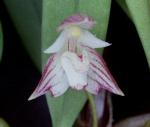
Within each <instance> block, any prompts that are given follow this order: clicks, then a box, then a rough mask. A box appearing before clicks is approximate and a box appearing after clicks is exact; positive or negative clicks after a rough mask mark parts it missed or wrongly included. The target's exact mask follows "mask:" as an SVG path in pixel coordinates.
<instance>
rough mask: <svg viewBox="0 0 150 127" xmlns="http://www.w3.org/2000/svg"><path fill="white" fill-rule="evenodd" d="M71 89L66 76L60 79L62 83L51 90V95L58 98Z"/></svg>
mask: <svg viewBox="0 0 150 127" xmlns="http://www.w3.org/2000/svg"><path fill="white" fill-rule="evenodd" d="M68 88H69V85H68V81H67V77H66V75H65V74H64V75H63V76H62V77H60V81H59V82H58V83H57V85H54V86H52V87H51V88H50V93H51V95H52V96H54V97H58V96H60V95H62V94H64V93H65V92H66V91H67V89H68Z"/></svg>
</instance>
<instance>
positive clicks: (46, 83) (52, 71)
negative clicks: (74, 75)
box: [28, 54, 68, 100]
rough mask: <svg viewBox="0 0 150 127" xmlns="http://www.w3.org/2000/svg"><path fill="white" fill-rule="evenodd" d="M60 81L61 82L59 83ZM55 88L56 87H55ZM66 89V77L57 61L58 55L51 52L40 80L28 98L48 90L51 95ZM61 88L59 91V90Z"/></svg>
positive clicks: (35, 96)
mask: <svg viewBox="0 0 150 127" xmlns="http://www.w3.org/2000/svg"><path fill="white" fill-rule="evenodd" d="M60 83H61V84H60ZM56 88H57V89H56ZM67 89H68V83H67V79H66V77H65V76H64V70H63V68H62V67H61V64H60V61H59V55H56V54H53V55H52V56H51V57H50V58H49V60H48V62H47V64H46V66H45V68H44V71H43V74H42V77H41V80H40V82H39V84H38V86H37V87H36V89H35V90H34V92H33V94H32V95H31V96H30V97H29V99H28V100H32V99H35V98H37V97H39V96H41V95H43V94H45V93H47V92H48V91H50V92H51V93H52V95H53V96H59V95H61V94H63V93H64V92H65V91H66V90H67ZM60 90H61V91H60Z"/></svg>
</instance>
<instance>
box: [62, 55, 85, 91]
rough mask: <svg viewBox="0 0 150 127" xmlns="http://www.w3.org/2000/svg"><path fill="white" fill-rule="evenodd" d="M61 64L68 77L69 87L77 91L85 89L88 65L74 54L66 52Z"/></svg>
mask: <svg viewBox="0 0 150 127" xmlns="http://www.w3.org/2000/svg"><path fill="white" fill-rule="evenodd" d="M84 58H85V56H84ZM83 61H85V60H83ZM61 63H62V67H63V69H64V70H65V73H66V75H67V78H68V82H69V85H70V86H71V87H72V88H75V89H77V90H81V89H83V88H84V86H86V85H87V71H88V65H87V63H85V62H82V61H81V59H80V58H79V57H78V56H77V55H76V54H75V53H72V52H65V53H64V54H63V55H62V58H61Z"/></svg>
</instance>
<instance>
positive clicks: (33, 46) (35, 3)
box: [4, 0, 42, 69]
mask: <svg viewBox="0 0 150 127" xmlns="http://www.w3.org/2000/svg"><path fill="white" fill-rule="evenodd" d="M4 2H5V4H6V7H7V9H8V12H9V14H10V16H11V18H12V20H13V23H14V25H15V27H16V29H17V31H18V33H19V35H20V37H21V39H22V42H23V44H24V46H25V47H26V49H27V51H28V52H29V54H30V56H31V58H32V59H33V61H34V62H35V63H36V65H37V66H38V68H39V69H41V15H42V0H4Z"/></svg>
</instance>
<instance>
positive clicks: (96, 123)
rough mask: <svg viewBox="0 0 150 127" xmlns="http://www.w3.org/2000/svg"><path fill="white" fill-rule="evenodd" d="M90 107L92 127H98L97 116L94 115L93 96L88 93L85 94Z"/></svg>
mask: <svg viewBox="0 0 150 127" xmlns="http://www.w3.org/2000/svg"><path fill="white" fill-rule="evenodd" d="M87 96H88V99H89V102H90V106H91V109H92V117H93V127H98V121H97V114H96V105H95V101H94V98H93V96H92V95H91V94H90V93H87Z"/></svg>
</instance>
